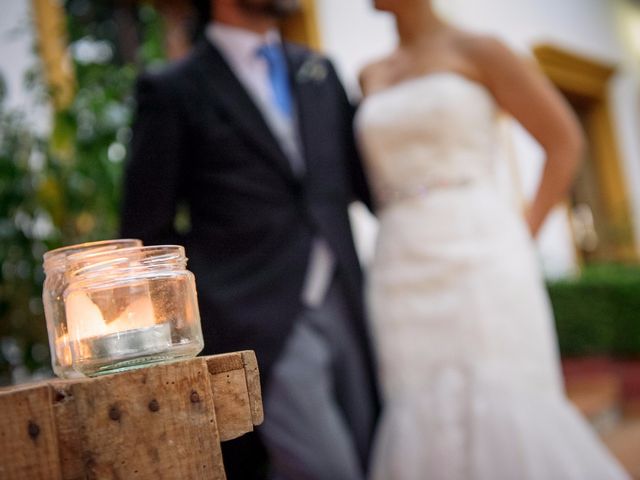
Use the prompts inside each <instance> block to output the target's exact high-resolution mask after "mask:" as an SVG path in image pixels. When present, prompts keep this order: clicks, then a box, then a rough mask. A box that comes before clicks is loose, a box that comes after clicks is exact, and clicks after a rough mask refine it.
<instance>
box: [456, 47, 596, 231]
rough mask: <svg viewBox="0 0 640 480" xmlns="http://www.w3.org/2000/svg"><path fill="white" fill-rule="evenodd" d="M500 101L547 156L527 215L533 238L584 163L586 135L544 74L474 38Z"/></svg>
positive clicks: (478, 60) (478, 61)
mask: <svg viewBox="0 0 640 480" xmlns="http://www.w3.org/2000/svg"><path fill="white" fill-rule="evenodd" d="M466 48H467V51H468V52H469V55H470V59H471V60H472V61H473V63H474V64H475V65H476V66H477V68H478V70H479V72H480V74H481V75H482V77H483V81H484V83H485V84H486V85H487V87H488V88H489V90H490V91H491V92H492V94H493V96H494V97H495V99H496V101H497V102H498V104H499V105H500V107H501V108H503V109H504V110H505V111H506V112H508V113H510V114H511V115H513V117H514V118H515V119H516V120H518V121H519V122H520V123H521V124H522V126H523V127H524V128H525V129H526V130H527V131H528V132H529V133H530V134H531V135H532V136H533V137H534V138H535V139H536V140H537V141H538V142H539V143H540V145H541V146H542V147H543V148H544V151H545V153H546V162H545V166H544V171H543V174H542V180H541V182H540V185H539V187H538V190H537V193H536V195H535V198H534V200H533V203H532V204H531V205H530V207H529V209H528V211H527V214H526V215H527V222H528V224H529V227H530V229H531V232H532V234H533V235H535V234H536V233H537V232H538V230H539V229H540V227H541V225H542V223H543V222H544V219H545V217H546V216H547V215H548V214H549V211H550V210H551V209H552V208H553V207H554V206H555V205H556V204H557V203H558V202H560V201H561V200H563V199H564V198H565V197H566V195H567V194H568V192H569V189H570V188H571V183H572V181H573V178H574V176H575V173H576V170H577V167H578V165H579V163H580V160H581V157H582V154H583V149H584V136H583V133H582V129H581V128H580V125H579V123H578V120H577V118H576V116H575V114H574V113H573V111H572V110H571V108H570V106H569V105H568V103H567V102H566V101H565V99H564V98H563V97H562V95H561V94H560V93H559V92H558V91H557V90H556V88H555V87H554V86H553V85H552V84H551V82H549V81H548V80H547V79H546V77H544V75H542V73H540V72H539V71H538V70H536V69H535V68H532V66H531V65H529V64H527V63H525V62H524V61H523V60H521V59H520V58H519V57H517V56H516V55H515V54H514V53H513V52H511V51H510V50H509V49H508V48H507V47H505V46H504V45H503V44H502V43H501V42H499V41H498V40H495V39H492V38H488V37H485V38H481V39H476V40H475V41H473V42H469V45H468V46H467V47H466Z"/></svg>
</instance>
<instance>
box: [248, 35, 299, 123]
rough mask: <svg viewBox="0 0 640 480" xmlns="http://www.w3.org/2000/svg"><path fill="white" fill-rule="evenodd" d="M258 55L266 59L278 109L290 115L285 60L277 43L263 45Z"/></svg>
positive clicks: (289, 90) (290, 102) (289, 92)
mask: <svg viewBox="0 0 640 480" xmlns="http://www.w3.org/2000/svg"><path fill="white" fill-rule="evenodd" d="M257 54H258V56H259V57H262V58H264V59H265V60H266V61H267V65H268V67H269V81H270V82H271V89H272V91H273V98H274V101H275V105H276V107H278V110H280V112H281V113H282V114H283V115H285V116H286V117H287V118H290V117H291V114H292V111H293V105H292V100H291V87H290V85H289V74H288V71H287V60H286V58H285V56H284V53H283V52H282V48H280V47H279V46H278V45H273V44H271V45H269V44H267V45H263V46H262V47H260V48H259V49H258V52H257Z"/></svg>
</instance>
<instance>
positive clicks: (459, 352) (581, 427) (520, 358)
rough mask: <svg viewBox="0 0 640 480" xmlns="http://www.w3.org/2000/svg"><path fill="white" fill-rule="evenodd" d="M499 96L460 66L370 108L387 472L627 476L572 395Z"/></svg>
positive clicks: (370, 295) (382, 465)
mask: <svg viewBox="0 0 640 480" xmlns="http://www.w3.org/2000/svg"><path fill="white" fill-rule="evenodd" d="M497 113H498V109H497V106H496V104H495V103H494V100H493V97H492V96H491V95H490V94H489V92H488V91H487V90H486V89H485V88H484V87H483V86H482V85H480V84H478V83H475V82H473V81H471V80H468V79H466V78H465V77H463V76H461V75H458V74H455V73H452V72H442V73H432V74H428V75H425V76H422V77H419V78H416V79H412V80H408V81H404V82H402V83H400V84H399V85H396V86H393V87H390V88H388V89H387V90H384V91H381V92H379V93H375V94H373V95H371V96H370V97H368V98H366V99H365V100H364V102H363V104H362V106H361V109H360V110H359V112H358V116H357V118H356V129H357V132H358V136H359V140H360V143H361V147H362V149H363V153H364V157H365V164H366V165H367V170H368V176H369V179H370V181H371V184H372V188H373V190H374V194H375V196H376V198H377V200H378V203H379V210H378V212H377V213H378V218H379V221H380V230H379V236H378V240H377V247H376V255H375V258H374V261H373V265H372V267H371V270H370V273H369V278H368V291H367V301H368V307H369V310H370V318H371V321H372V331H373V336H374V345H375V349H376V352H377V355H378V362H379V369H380V382H381V386H382V390H383V399H384V407H385V408H384V412H383V416H382V419H381V422H380V426H379V430H378V434H377V437H376V441H375V447H374V453H373V463H372V478H373V479H375V480H445V479H446V480H574V479H575V480H614V479H626V478H628V477H627V475H626V474H625V473H624V471H623V470H622V468H621V467H620V466H619V465H618V464H617V462H616V461H615V460H614V459H613V457H611V456H610V455H609V454H608V452H607V451H606V450H605V448H604V447H603V446H602V445H601V444H600V443H599V440H598V439H597V437H596V435H595V434H594V433H593V432H592V431H591V429H590V427H589V426H588V424H587V423H586V422H585V421H584V420H583V419H582V418H581V416H580V415H579V413H578V412H577V411H576V410H574V408H573V407H572V406H571V405H570V404H569V402H568V401H567V400H566V399H565V396H564V392H563V387H562V382H561V377H560V371H559V362H558V352H557V346H556V338H555V333H554V326H553V320H552V315H551V311H550V307H549V302H548V299H547V297H546V294H545V290H544V285H543V280H542V276H541V273H540V271H539V268H538V262H537V260H536V256H535V253H534V248H533V245H532V241H531V238H530V236H529V233H528V230H527V228H526V226H525V223H524V222H523V221H522V219H521V217H520V215H519V213H518V212H517V211H516V209H515V208H514V207H513V206H512V205H510V204H509V202H507V201H505V199H504V198H502V197H501V196H500V195H499V194H498V193H497V190H496V187H495V185H494V183H493V181H492V179H493V177H494V174H493V171H494V161H495V160H494V159H495V158H496V148H497V144H498V139H497V125H496V117H497Z"/></svg>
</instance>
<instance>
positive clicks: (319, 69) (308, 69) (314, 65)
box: [296, 55, 329, 83]
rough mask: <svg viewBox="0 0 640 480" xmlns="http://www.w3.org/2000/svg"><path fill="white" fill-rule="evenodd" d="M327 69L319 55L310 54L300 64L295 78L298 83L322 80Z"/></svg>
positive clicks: (325, 75) (327, 71) (327, 72)
mask: <svg viewBox="0 0 640 480" xmlns="http://www.w3.org/2000/svg"><path fill="white" fill-rule="evenodd" d="M328 74H329V70H328V68H327V64H326V63H325V61H324V60H323V58H322V57H321V56H320V55H312V56H311V57H309V58H308V59H307V60H305V62H304V63H303V64H302V65H301V66H300V68H299V69H298V72H297V73H296V80H297V81H298V82H300V83H305V82H316V83H319V82H322V81H323V80H324V79H325V78H327V75H328Z"/></svg>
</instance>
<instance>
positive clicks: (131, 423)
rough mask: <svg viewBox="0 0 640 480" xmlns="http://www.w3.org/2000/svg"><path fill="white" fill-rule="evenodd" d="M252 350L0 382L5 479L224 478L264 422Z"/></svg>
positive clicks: (0, 472) (1, 473)
mask: <svg viewBox="0 0 640 480" xmlns="http://www.w3.org/2000/svg"><path fill="white" fill-rule="evenodd" d="M262 419H263V412H262V399H261V392H260V382H259V374H258V366H257V362H256V358H255V355H254V354H253V352H237V353H230V354H225V355H215V356H211V357H200V358H194V359H190V360H184V361H180V362H175V363H169V364H161V365H155V366H152V367H148V368H144V369H139V370H133V371H129V372H124V373H119V374H114V375H107V376H104V377H98V378H92V379H80V380H50V381H45V382H41V383H37V384H31V385H25V386H19V387H12V388H9V389H4V390H0V479H3V480H25V479H28V480H40V479H42V480H72V479H73V480H76V479H114V480H115V479H126V480H129V479H143V480H147V479H154V480H155V479H172V480H173V479H215V480H218V479H224V478H225V474H224V466H223V462H222V454H221V451H220V442H221V441H225V440H231V439H233V438H237V437H239V436H241V435H243V434H245V433H247V432H250V431H251V430H253V427H254V425H259V424H260V423H262Z"/></svg>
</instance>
